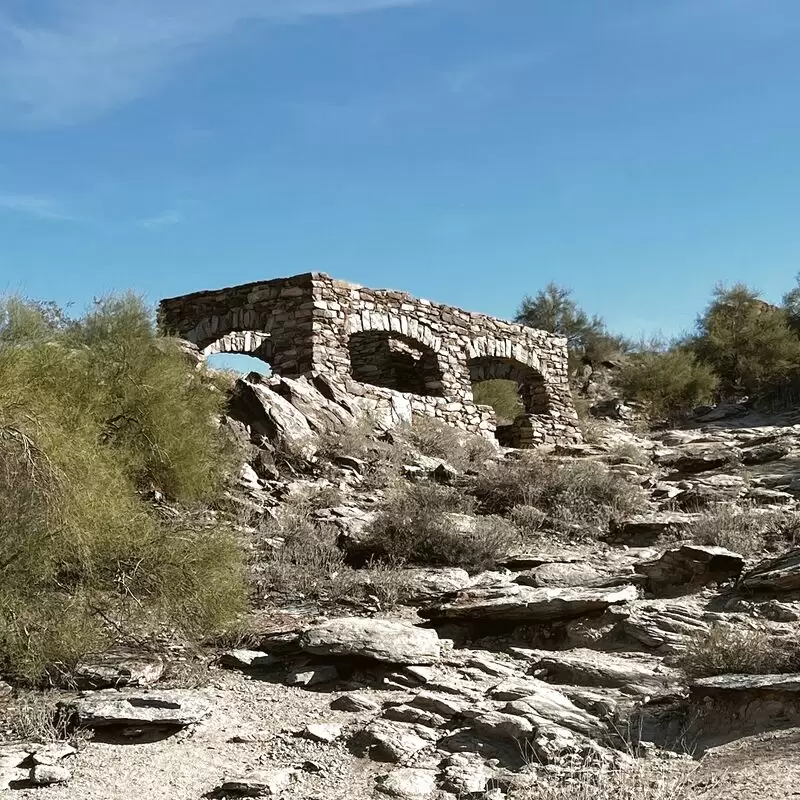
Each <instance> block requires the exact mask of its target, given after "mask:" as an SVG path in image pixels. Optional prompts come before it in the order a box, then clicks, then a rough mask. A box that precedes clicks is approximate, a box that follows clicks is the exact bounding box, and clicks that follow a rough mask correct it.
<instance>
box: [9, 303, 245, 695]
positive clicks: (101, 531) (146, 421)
mask: <svg viewBox="0 0 800 800" xmlns="http://www.w3.org/2000/svg"><path fill="white" fill-rule="evenodd" d="M223 403H224V396H223V395H222V394H221V393H220V392H219V391H217V390H216V389H215V388H214V387H213V386H212V385H211V384H210V382H208V381H207V380H205V379H204V375H203V373H202V372H200V371H196V370H194V369H193V368H192V367H191V366H190V365H189V364H188V363H187V361H186V360H185V357H184V356H183V355H182V353H181V352H180V350H179V349H178V348H177V347H176V346H175V344H174V343H173V342H172V341H171V340H169V339H166V338H162V337H160V336H158V335H157V333H156V330H155V326H154V323H153V320H152V317H151V315H150V313H149V312H148V310H147V309H146V308H145V306H144V305H143V304H142V303H141V302H140V301H139V300H138V299H137V298H135V297H132V296H126V297H121V298H110V299H107V300H103V301H101V302H99V303H97V304H96V305H95V307H93V308H92V309H91V310H90V311H89V312H88V313H87V314H85V315H84V316H83V317H81V318H79V319H75V320H70V319H67V318H66V317H65V315H64V314H62V313H61V312H59V311H58V310H57V309H54V308H52V307H49V306H41V305H37V304H32V303H27V302H24V301H22V300H20V299H18V298H10V299H7V300H5V301H4V302H3V304H2V306H1V307H0V507H2V509H3V513H2V515H0V670H2V672H4V673H5V674H7V675H12V676H15V677H20V678H25V679H28V680H37V679H39V678H40V677H41V676H42V675H43V674H44V672H45V671H46V670H47V671H49V672H50V673H52V672H53V671H59V670H61V669H65V668H68V667H69V666H70V665H71V664H72V663H74V662H75V661H76V660H77V659H78V658H80V657H81V656H82V655H84V654H85V653H86V652H88V651H91V650H96V649H99V648H102V647H103V646H107V645H108V644H109V642H111V641H113V640H119V639H126V638H129V637H134V638H136V639H137V640H140V641H141V639H142V638H145V637H147V636H148V635H156V634H158V633H159V631H160V630H161V629H162V626H169V629H170V630H173V631H175V630H177V631H180V632H182V633H184V634H186V635H191V634H193V633H197V632H202V631H206V630H208V629H211V628H213V627H214V626H216V625H218V624H220V623H222V622H224V621H225V620H226V619H227V618H228V617H229V616H231V615H232V614H234V613H236V612H237V611H238V610H239V608H240V607H241V606H242V604H243V602H244V599H245V594H246V593H245V588H244V582H243V574H242V568H241V558H240V550H239V547H238V545H237V543H236V542H235V541H234V540H233V538H232V536H231V535H230V534H229V533H227V532H226V531H224V530H222V529H221V528H220V527H219V526H217V525H216V524H215V523H214V522H213V520H203V519H201V518H200V517H198V516H191V515H190V516H188V517H187V516H185V515H183V514H181V513H176V514H172V515H169V516H168V517H167V516H160V515H159V514H158V513H157V512H156V511H155V510H154V509H153V508H152V507H151V506H150V505H149V504H148V503H147V502H146V500H145V498H146V497H147V496H155V497H159V498H167V499H169V500H171V501H174V502H175V503H178V504H183V505H184V506H185V507H187V506H190V505H191V504H193V503H196V502H198V501H201V500H202V501H205V502H208V501H211V500H213V499H215V498H216V497H217V496H219V495H220V494H221V492H222V488H223V481H224V475H225V473H226V471H227V469H228V465H229V463H230V460H229V457H228V454H227V452H226V447H225V444H224V442H223V440H222V439H221V438H220V436H219V434H218V432H217V427H216V422H215V416H216V415H218V414H219V412H220V411H221V409H222V407H223Z"/></svg>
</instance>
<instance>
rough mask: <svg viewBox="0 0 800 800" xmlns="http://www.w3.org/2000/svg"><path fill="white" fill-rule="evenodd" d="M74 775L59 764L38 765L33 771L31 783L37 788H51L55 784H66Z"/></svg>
mask: <svg viewBox="0 0 800 800" xmlns="http://www.w3.org/2000/svg"><path fill="white" fill-rule="evenodd" d="M71 777H72V773H71V772H70V771H69V770H68V769H67V768H66V767H62V766H59V765H58V764H37V765H36V766H35V767H34V768H33V769H32V770H31V783H33V784H34V785H36V786H51V785H52V784H54V783H66V782H67V781H68V780H69V779H70V778H71Z"/></svg>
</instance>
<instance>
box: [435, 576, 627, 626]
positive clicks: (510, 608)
mask: <svg viewBox="0 0 800 800" xmlns="http://www.w3.org/2000/svg"><path fill="white" fill-rule="evenodd" d="M637 596H638V595H637V592H636V588H635V587H633V586H625V587H622V588H620V589H574V588H555V589H553V588H542V589H536V588H533V587H531V586H519V585H516V584H512V585H506V586H500V587H497V588H485V589H468V590H465V591H463V592H460V593H459V594H458V595H457V596H456V598H455V599H454V600H452V601H448V602H444V603H439V604H437V605H433V606H429V607H427V608H424V609H422V610H421V611H420V615H421V616H422V617H424V618H426V619H430V620H434V621H441V620H448V619H454V620H457V619H475V620H480V619H484V620H490V619H496V620H516V621H520V622H523V621H529V622H534V621H540V622H546V621H550V620H559V619H571V618H574V617H579V616H582V615H583V614H589V613H593V612H597V611H602V610H603V609H605V608H608V607H609V606H611V605H615V604H618V603H626V602H629V601H631V600H635V599H636V598H637Z"/></svg>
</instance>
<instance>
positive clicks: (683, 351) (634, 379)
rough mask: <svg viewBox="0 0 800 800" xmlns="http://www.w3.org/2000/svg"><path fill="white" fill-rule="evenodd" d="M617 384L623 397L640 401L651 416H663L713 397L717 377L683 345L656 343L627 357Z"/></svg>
mask: <svg viewBox="0 0 800 800" xmlns="http://www.w3.org/2000/svg"><path fill="white" fill-rule="evenodd" d="M617 385H618V387H619V389H620V390H621V392H622V394H623V396H624V397H625V399H626V400H631V401H635V402H637V403H641V404H642V405H643V406H644V407H645V408H646V409H647V411H648V414H649V415H650V416H651V417H652V418H654V419H664V418H673V417H676V416H678V415H680V414H682V413H685V412H687V411H690V410H691V409H693V408H695V407H696V406H698V405H701V404H702V403H708V402H710V401H711V400H713V398H714V392H715V391H716V388H717V377H716V375H715V374H714V372H713V370H712V369H711V367H710V366H708V365H706V364H703V363H700V362H699V361H698V360H697V357H696V356H695V354H694V353H692V352H691V351H690V350H688V349H687V348H685V347H680V346H672V347H664V346H660V345H657V344H656V345H655V346H653V347H649V348H644V349H640V350H639V352H637V353H633V354H631V355H629V356H628V357H627V359H626V360H625V362H624V363H623V365H622V367H621V369H620V371H619V373H618V375H617Z"/></svg>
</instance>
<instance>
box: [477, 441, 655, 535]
mask: <svg viewBox="0 0 800 800" xmlns="http://www.w3.org/2000/svg"><path fill="white" fill-rule="evenodd" d="M472 493H473V494H474V496H475V497H476V498H477V500H478V503H479V504H480V507H481V509H482V510H483V511H485V512H486V513H492V514H507V513H508V512H510V511H511V510H512V509H514V508H515V507H517V506H528V507H533V508H535V509H539V510H540V511H542V512H544V513H545V514H546V515H547V517H548V519H549V521H550V522H551V524H553V525H554V526H555V527H561V526H571V525H575V524H578V525H592V526H605V525H607V524H608V522H609V520H610V519H612V518H614V517H619V516H626V515H630V514H633V513H636V512H638V511H641V510H642V509H643V508H644V507H645V506H646V497H645V494H644V492H643V491H642V490H641V488H640V487H638V486H635V485H634V484H632V483H630V482H629V481H627V480H626V479H625V478H623V477H622V476H619V475H617V474H615V473H613V472H611V471H609V469H608V468H607V467H605V466H604V465H602V464H598V463H596V462H592V461H561V460H559V459H555V458H547V457H543V456H540V455H525V456H522V457H520V458H518V459H515V460H513V461H504V462H502V463H493V464H487V465H486V467H485V468H484V469H483V470H481V471H480V472H479V473H478V475H477V476H476V477H475V479H474V481H473V483H472Z"/></svg>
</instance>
